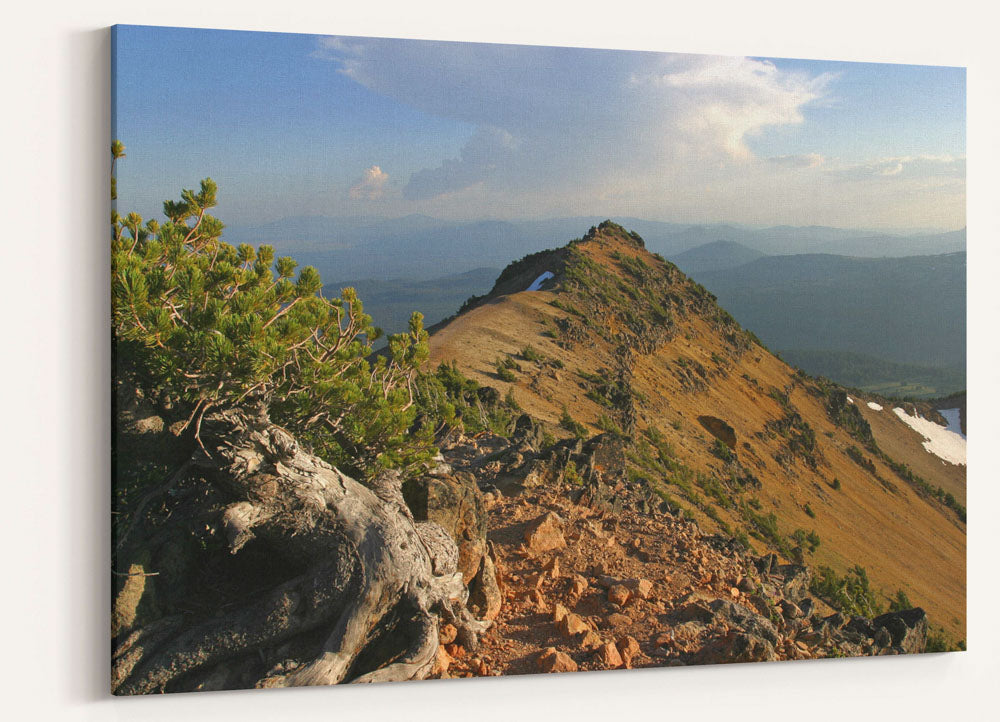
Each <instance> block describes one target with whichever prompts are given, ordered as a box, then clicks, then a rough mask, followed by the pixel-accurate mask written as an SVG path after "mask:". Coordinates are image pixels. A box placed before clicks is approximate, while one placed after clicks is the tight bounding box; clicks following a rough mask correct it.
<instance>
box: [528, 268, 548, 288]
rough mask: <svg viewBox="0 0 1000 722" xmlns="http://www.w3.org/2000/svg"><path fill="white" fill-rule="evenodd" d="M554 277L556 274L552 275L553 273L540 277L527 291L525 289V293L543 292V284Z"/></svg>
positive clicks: (546, 273)
mask: <svg viewBox="0 0 1000 722" xmlns="http://www.w3.org/2000/svg"><path fill="white" fill-rule="evenodd" d="M554 275H555V274H554V273H552V271H546V272H545V273H543V274H542V275H541V276H539V277H538V278H536V279H535V280H534V282H533V283H532V284H531V285H530V286H528V287H527V288H526V289H524V290H525V291H541V290H542V284H543V283H545V282H546V281H548V280H549V279H550V278H552V277H553V276H554Z"/></svg>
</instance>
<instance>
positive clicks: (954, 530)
mask: <svg viewBox="0 0 1000 722" xmlns="http://www.w3.org/2000/svg"><path fill="white" fill-rule="evenodd" d="M545 272H549V273H552V274H553V276H552V278H551V279H550V280H548V281H547V282H545V284H544V285H543V286H542V288H541V290H538V291H525V289H527V288H528V287H529V285H530V284H531V283H532V281H534V280H535V279H537V278H538V277H539V276H541V275H542V274H543V273H545ZM431 360H432V362H433V363H443V362H454V363H455V364H456V366H457V368H459V369H460V370H461V371H462V372H463V373H465V374H467V375H469V376H470V377H471V378H472V379H474V380H476V381H477V382H479V383H482V384H484V385H490V386H494V387H496V388H497V389H498V391H499V392H500V393H501V394H502V393H507V394H509V395H511V396H512V397H513V398H514V399H515V400H516V403H517V404H518V405H519V406H520V407H521V408H523V409H524V410H525V411H526V412H527V413H529V414H530V415H531V416H532V417H534V418H537V419H538V420H539V421H541V422H543V423H544V424H546V425H547V428H549V429H551V430H552V433H556V434H559V435H562V436H565V435H567V434H570V435H571V434H573V433H583V434H586V435H590V434H593V433H600V432H611V433H619V434H624V435H625V436H626V437H630V438H632V439H633V443H634V445H633V446H632V447H631V450H630V454H631V456H630V461H629V466H630V469H629V474H630V479H632V480H633V481H635V482H636V483H640V482H641V483H643V484H646V485H647V486H648V487H649V488H650V489H651V490H652V491H653V493H656V494H658V495H662V498H664V499H665V500H668V499H669V500H670V501H667V502H665V503H668V504H670V505H673V508H675V509H676V510H678V511H679V512H680V513H685V514H689V515H690V516H691V517H692V518H695V519H697V520H698V521H699V523H700V524H705V525H707V526H708V527H709V528H715V529H718V530H719V531H720V532H721V533H723V534H727V532H728V534H727V535H732V534H739V533H743V534H748V535H749V536H750V537H754V538H756V541H755V542H753V543H754V544H757V545H763V546H764V547H765V548H768V547H770V546H772V545H776V546H777V548H779V549H781V548H782V547H784V553H785V554H789V553H791V550H792V549H793V548H794V546H793V542H790V541H788V540H790V539H794V538H795V536H796V535H797V534H799V532H800V530H802V532H801V533H803V534H804V533H806V532H808V531H809V530H812V531H813V532H818V536H819V537H820V538H821V539H822V540H823V541H822V545H821V546H820V547H819V548H818V550H816V551H815V553H814V556H813V557H812V559H813V562H814V563H816V564H818V565H821V566H829V567H831V568H834V569H838V570H846V569H849V568H851V567H852V566H853V565H856V564H863V565H864V566H865V567H866V568H868V569H869V570H870V572H871V575H872V578H873V579H875V580H877V581H878V582H879V584H881V585H883V586H884V587H886V588H892V587H897V588H899V589H904V590H905V591H906V592H907V593H908V594H909V595H910V596H911V597H913V598H916V599H919V600H920V601H919V602H918V603H920V604H922V605H923V606H925V608H927V609H928V610H929V613H931V614H932V616H933V617H934V618H935V619H936V620H937V623H939V624H942V625H944V626H947V627H948V628H949V629H950V630H951V631H952V632H953V633H955V634H956V635H959V636H961V637H964V621H963V620H964V593H965V592H964V564H965V558H964V548H965V532H964V522H963V521H962V520H961V519H960V518H956V516H955V512H954V511H953V510H952V509H949V508H947V507H946V506H945V505H944V504H942V503H941V502H939V501H938V499H939V498H942V499H943V497H944V494H945V491H947V493H951V494H953V495H955V494H957V493H960V494H961V497H962V498H964V467H954V466H950V465H943V464H937V465H935V462H934V461H933V458H934V457H932V456H930V454H928V452H927V451H926V450H925V449H924V448H923V446H922V445H921V443H920V442H921V439H920V437H919V435H917V434H915V433H914V432H913V430H912V429H910V428H909V427H907V426H906V425H905V424H903V423H902V422H901V421H900V420H899V418H898V417H897V416H896V415H894V414H893V413H892V411H891V410H890V409H885V410H884V411H875V410H874V409H873V408H869V407H868V406H867V405H866V404H864V403H861V401H862V400H863V399H852V400H851V403H847V401H845V399H847V395H846V394H845V393H844V392H843V391H842V390H841V389H840V388H839V387H836V386H835V385H829V384H827V383H826V382H824V381H822V380H816V379H811V378H809V377H808V376H806V375H804V374H801V373H800V372H797V371H796V370H794V369H792V368H790V367H789V366H787V364H785V363H784V362H782V361H780V359H777V358H776V357H774V356H773V355H771V354H770V352H768V351H767V350H766V349H765V348H763V347H762V346H760V345H759V343H758V342H757V341H756V338H755V337H754V336H753V335H752V334H750V333H748V332H746V331H745V330H744V329H743V328H741V327H740V326H739V324H738V323H737V322H736V321H735V320H734V319H733V317H732V316H730V315H729V314H728V313H727V312H726V311H725V310H724V309H722V308H721V307H719V306H718V305H717V304H716V301H715V297H714V296H713V295H712V294H711V293H709V292H708V291H707V290H705V288H704V287H703V286H701V285H700V284H699V283H697V282H695V281H693V280H691V279H689V278H687V277H686V276H684V274H682V273H681V272H680V270H679V269H677V267H676V266H675V265H674V264H672V263H670V262H668V261H666V260H665V259H663V258H662V257H660V256H657V255H654V254H651V253H650V252H649V251H648V250H647V249H646V247H645V244H644V242H643V241H642V238H641V237H640V236H639V235H638V234H635V233H629V232H628V231H626V230H625V229H624V228H622V227H621V226H618V225H617V224H614V223H611V222H606V223H602V224H600V226H598V227H594V228H591V230H590V231H589V232H588V233H587V234H586V235H585V236H584V237H583V238H580V239H577V240H576V241H572V242H571V243H570V244H568V245H567V246H563V247H560V248H555V249H550V250H547V251H541V252H538V253H535V254H531V255H529V256H527V257H525V258H522V259H521V260H520V261H518V262H515V263H513V264H511V265H510V266H508V267H507V269H505V270H504V272H502V273H501V275H500V277H498V279H497V282H496V284H495V285H494V288H493V290H492V291H491V292H490V293H489V294H486V295H485V296H483V297H479V298H476V299H471V300H470V303H468V304H466V306H465V307H464V308H463V310H462V312H461V313H459V314H458V315H457V316H456V317H455V318H453V319H451V320H450V321H447V322H445V323H443V324H442V325H441V326H440V327H439V328H437V329H435V330H434V333H433V334H432V336H431ZM878 400H879V398H878V397H872V402H873V403H876V405H879V406H881V404H878V403H877V401H878ZM881 400H882V401H885V400H884V399H881ZM885 403H886V404H888V403H889V402H885ZM908 408H911V409H912V408H913V407H912V406H908ZM918 410H919V409H918ZM923 413H933V410H932V409H930V408H928V409H926V410H923ZM720 429H722V430H724V429H729V430H730V431H731V432H732V435H731V436H730V434H729V433H728V432H725V433H723V432H720ZM729 440H732V442H733V443H732V445H730V443H729ZM720 444H722V445H723V446H725V447H726V448H727V449H728V451H726V450H724V449H723V448H722V446H720ZM883 446H886V448H891V449H892V454H893V456H889V454H887V453H886V452H885V450H884V449H883ZM657 449H659V451H657ZM895 457H899V458H895ZM908 467H919V469H920V472H921V473H922V474H925V475H926V476H927V479H926V480H925V479H924V478H923V477H922V476H921V477H919V479H918V478H917V476H916V475H914V473H913V472H909V471H908ZM938 467H940V468H938ZM907 474H909V476H908V475H907ZM921 483H923V485H924V486H926V487H930V488H933V487H938V488H942V489H944V490H945V491H942V492H941V497H935V496H934V495H933V494H931V495H930V496H928V494H930V492H928V491H926V489H924V487H922V486H921ZM841 485H842V486H843V490H841ZM962 515H963V517H962V518H964V511H963V512H962ZM887 537H888V538H891V539H892V544H891V545H888V546H887V542H886V541H885V539H886V538H887ZM929 540H934V541H933V544H932V543H930V541H929ZM799 548H800V549H801V546H800V547H799Z"/></svg>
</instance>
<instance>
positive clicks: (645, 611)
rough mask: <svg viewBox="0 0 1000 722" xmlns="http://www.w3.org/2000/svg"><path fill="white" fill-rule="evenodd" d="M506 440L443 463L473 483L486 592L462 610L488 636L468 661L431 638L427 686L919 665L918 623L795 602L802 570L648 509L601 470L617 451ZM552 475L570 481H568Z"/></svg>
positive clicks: (604, 441)
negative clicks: (802, 663) (877, 658)
mask: <svg viewBox="0 0 1000 722" xmlns="http://www.w3.org/2000/svg"><path fill="white" fill-rule="evenodd" d="M519 428H520V434H519V435H515V438H514V440H513V441H512V442H508V441H507V440H505V439H502V438H500V437H496V436H493V435H489V434H487V435H484V436H481V437H479V438H475V439H470V438H464V437H461V438H458V439H453V440H452V442H451V445H450V448H447V450H446V451H445V452H444V458H445V460H446V461H447V462H448V465H449V466H450V467H451V468H450V469H449V471H450V473H452V474H453V475H455V476H457V477H465V478H466V479H469V478H470V477H474V478H476V479H477V483H478V486H479V487H480V489H481V490H482V492H483V496H484V499H485V505H484V506H485V509H484V511H485V515H486V518H487V527H488V528H487V534H486V537H487V543H488V549H489V551H488V556H489V558H490V562H491V565H492V567H493V568H494V570H495V573H494V575H493V576H494V577H495V584H493V583H491V584H490V585H489V586H490V587H491V589H490V591H489V593H485V594H484V592H483V590H482V589H479V594H478V598H479V604H480V606H479V607H473V609H474V611H478V612H479V613H480V614H483V615H485V616H486V617H488V618H490V619H492V620H493V626H492V627H491V628H490V629H489V630H488V631H487V632H486V633H485V634H484V635H483V637H482V639H481V640H480V646H479V647H478V648H477V649H475V650H469V649H465V648H463V647H462V646H461V645H460V644H457V643H456V642H455V639H454V636H455V635H454V630H453V629H451V628H450V627H449V625H445V626H443V627H442V630H441V637H440V642H441V644H440V647H439V650H438V660H437V664H436V666H435V668H434V671H433V676H436V677H468V676H487V675H507V674H529V673H536V672H563V671H575V670H600V669H617V668H633V667H658V666H680V665H689V664H712V663H726V662H753V661H777V660H792V659H814V658H823V657H840V656H858V655H873V654H899V653H908V652H918V651H922V650H923V645H924V642H925V638H926V633H927V619H926V615H925V614H924V612H923V610H920V609H914V610H910V611H906V612H900V613H892V614H886V615H883V616H881V617H878V618H876V619H875V620H868V619H864V618H862V617H854V618H851V617H847V616H845V615H843V614H840V613H838V612H835V611H834V610H833V609H831V608H830V607H828V606H827V605H826V604H824V603H823V602H821V601H819V600H816V599H813V598H812V597H811V596H810V592H809V581H810V573H809V570H808V569H807V568H806V567H804V566H800V565H795V564H782V563H779V559H778V558H777V557H776V556H775V555H773V554H771V555H766V556H762V557H757V556H754V555H753V554H751V553H748V552H747V551H745V550H744V549H743V548H742V547H741V546H740V545H739V544H738V543H735V542H732V541H730V540H728V539H724V538H722V537H719V536H709V535H704V534H702V533H701V531H700V530H699V528H698V526H697V525H696V524H695V523H693V522H691V521H689V520H686V519H682V518H678V517H675V516H673V515H671V514H670V513H667V512H665V511H662V510H660V509H658V508H656V505H655V504H653V503H651V501H650V499H649V498H648V496H646V495H644V493H643V490H642V489H639V488H635V487H632V488H630V486H629V484H628V482H625V481H624V480H623V476H622V475H621V474H620V471H621V469H616V468H614V458H615V456H616V454H615V453H614V452H615V450H616V447H617V450H618V451H619V452H620V442H618V441H617V440H615V439H611V438H607V437H598V438H597V439H592V440H590V441H589V442H587V443H586V444H584V443H582V442H561V443H560V444H557V445H556V447H555V448H554V449H550V450H547V451H546V452H544V453H543V452H541V451H540V450H539V449H538V446H537V439H536V438H533V433H534V430H533V428H532V426H531V424H530V423H529V422H528V420H527V419H525V420H523V422H522V423H520V424H519ZM567 461H573V462H574V464H573V465H571V467H575V468H574V471H575V469H579V470H580V471H579V472H576V473H574V472H571V473H570V474H568V475H567V473H566V466H567V464H566V462H567ZM609 467H610V468H609ZM567 476H569V477H570V478H567ZM460 547H461V544H460ZM473 586H475V582H474V584H473ZM476 598H477V593H476V590H475V589H474V590H473V595H472V598H471V602H472V603H473V604H475V603H476Z"/></svg>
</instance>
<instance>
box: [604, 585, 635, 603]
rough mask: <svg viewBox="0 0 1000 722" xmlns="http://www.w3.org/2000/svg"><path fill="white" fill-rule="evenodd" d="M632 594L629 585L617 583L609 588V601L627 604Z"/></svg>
mask: <svg viewBox="0 0 1000 722" xmlns="http://www.w3.org/2000/svg"><path fill="white" fill-rule="evenodd" d="M630 596H631V592H629V590H628V587H626V586H625V585H624V584H615V585H612V586H611V588H609V589H608V601H609V602H611V603H612V604H617V605H619V606H625V603H626V602H627V601H628V600H629V597H630Z"/></svg>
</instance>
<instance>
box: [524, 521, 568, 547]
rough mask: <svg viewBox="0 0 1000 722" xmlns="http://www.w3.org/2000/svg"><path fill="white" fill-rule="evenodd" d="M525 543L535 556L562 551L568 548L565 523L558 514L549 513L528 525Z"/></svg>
mask: <svg viewBox="0 0 1000 722" xmlns="http://www.w3.org/2000/svg"><path fill="white" fill-rule="evenodd" d="M524 541H525V543H526V544H527V546H528V549H529V550H530V551H531V552H532V553H534V554H541V553H542V552H547V551H551V550H553V549H561V548H562V547H564V546H566V538H565V537H564V536H563V521H562V519H561V518H560V517H559V515H558V514H556V513H554V512H551V511H550V512H548V513H547V514H544V515H542V516H540V517H539V518H537V519H535V521H533V522H532V523H531V524H529V525H528V529H527V530H526V531H525V533H524Z"/></svg>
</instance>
